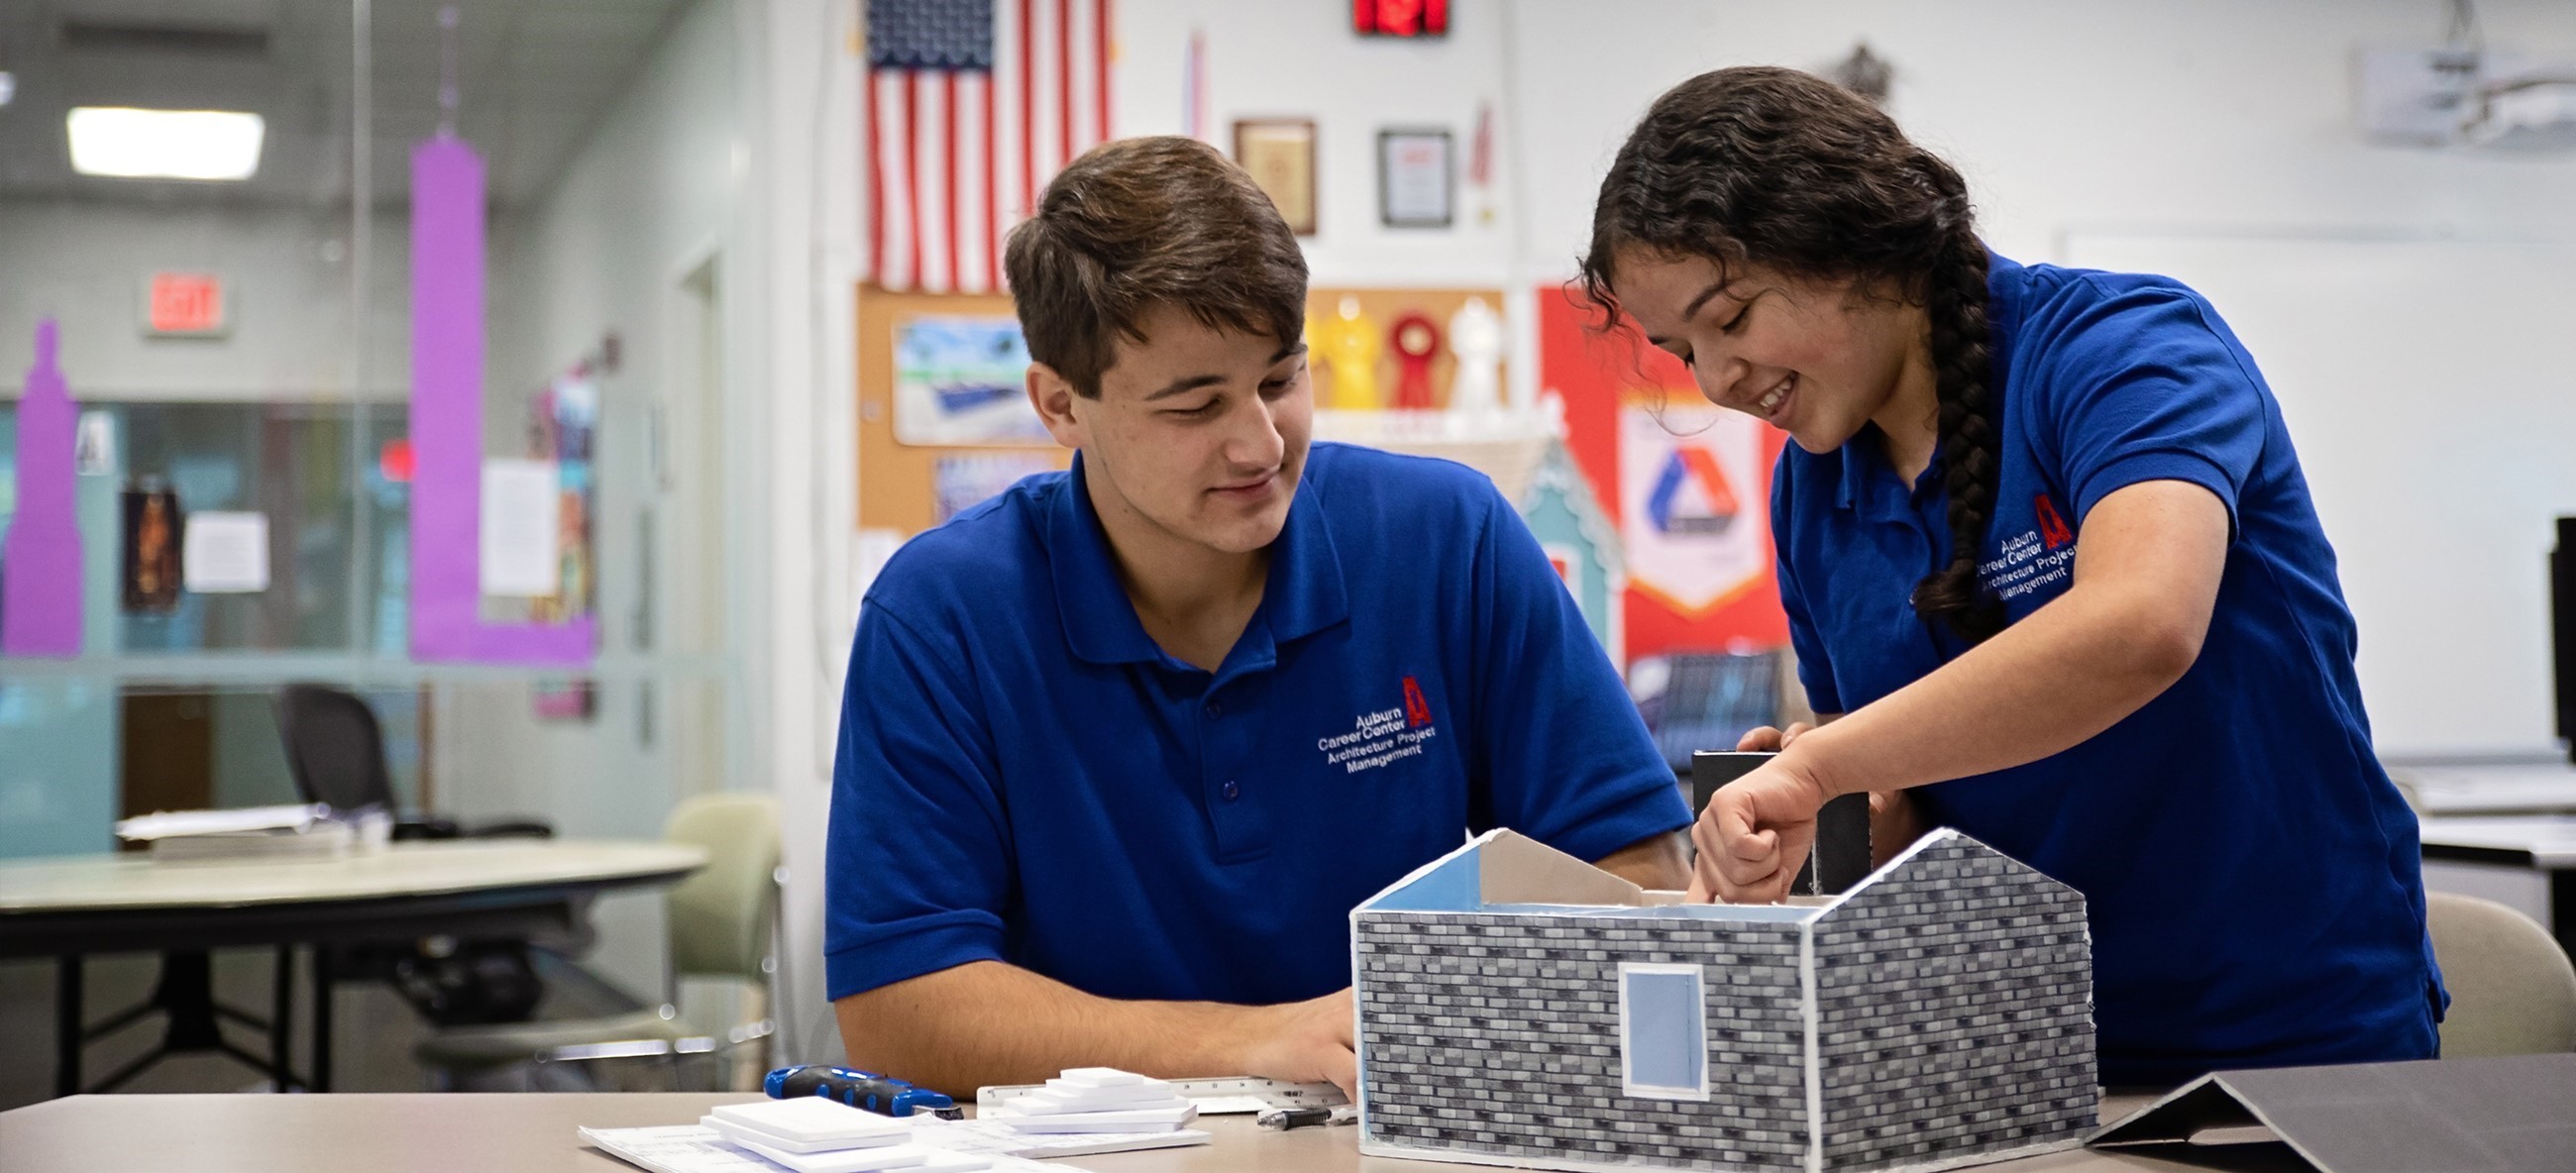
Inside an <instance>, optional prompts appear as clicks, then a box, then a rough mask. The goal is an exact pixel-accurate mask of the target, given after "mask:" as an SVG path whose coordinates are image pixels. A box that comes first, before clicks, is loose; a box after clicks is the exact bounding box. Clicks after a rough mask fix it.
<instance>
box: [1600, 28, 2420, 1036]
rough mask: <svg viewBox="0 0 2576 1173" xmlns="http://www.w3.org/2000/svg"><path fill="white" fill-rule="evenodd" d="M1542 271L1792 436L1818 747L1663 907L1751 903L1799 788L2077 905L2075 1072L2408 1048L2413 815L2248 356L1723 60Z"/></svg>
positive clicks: (1828, 102)
mask: <svg viewBox="0 0 2576 1173" xmlns="http://www.w3.org/2000/svg"><path fill="white" fill-rule="evenodd" d="M1583 284H1584V288H1585V289H1586V291H1587V292H1588V293H1589V295H1590V296H1591V298H1592V299H1593V300H1594V301H1595V302H1596V303H1597V304H1598V305H1600V306H1601V307H1602V308H1604V309H1606V310H1610V311H1613V312H1614V313H1615V312H1617V311H1624V312H1625V313H1626V314H1627V315H1628V316H1629V317H1631V318H1633V319H1634V321H1635V323H1636V324H1637V326H1639V327H1640V328H1641V329H1642V331H1643V333H1644V334H1645V336H1646V337H1647V339H1648V340H1649V341H1651V342H1652V343H1653V344H1655V345H1656V346H1659V347H1662V348H1663V349H1665V350H1668V351H1670V352H1672V353H1673V354H1674V355H1677V356H1679V357H1680V358H1681V359H1682V361H1683V362H1685V363H1687V364H1689V366H1690V368H1691V370H1692V372H1693V375H1694V377H1695V378H1696V379H1697V381H1698V383H1699V387H1700V390H1701V392H1702V393H1703V394H1705V395H1706V396H1707V397H1708V398H1709V400H1710V401H1711V402H1714V403H1716V404H1717V405H1719V406H1721V407H1726V408H1732V409H1735V410H1738V411H1743V412H1746V413H1748V414H1751V415H1755V416H1759V417H1760V418H1762V419H1763V420H1765V421H1767V422H1769V423H1770V424H1772V425H1773V426H1775V427H1778V428H1780V429H1782V430H1784V431H1786V432H1788V433H1789V437H1790V439H1791V440H1792V441H1793V442H1794V443H1792V444H1791V445H1790V446H1789V447H1788V448H1787V449H1785V450H1784V451H1783V453H1782V455H1781V459H1780V464H1779V468H1778V471H1777V473H1776V474H1775V480H1774V488H1773V499H1772V522H1773V534H1774V539H1775V541H1776V542H1777V545H1778V556H1779V558H1778V561H1779V579H1780V595H1781V601H1782V603H1783V604H1784V605H1785V606H1786V608H1787V610H1788V613H1789V629H1790V634H1791V638H1792V640H1793V642H1794V644H1795V646H1796V649H1797V653H1798V660H1799V672H1800V675H1801V678H1802V679H1803V681H1804V683H1805V685H1806V688H1807V693H1808V696H1809V697H1810V698H1811V699H1812V701H1813V702H1814V705H1815V708H1816V709H1817V711H1818V712H1819V713H1822V714H1825V716H1824V717H1823V719H1822V720H1823V722H1824V723H1822V724H1820V726H1819V727H1817V728H1814V729H1812V730H1809V729H1807V728H1805V727H1803V726H1792V727H1791V728H1790V729H1789V730H1787V731H1786V732H1782V731H1776V730H1768V729H1765V730H1759V731H1756V733H1755V734H1753V735H1752V736H1750V737H1748V738H1747V739H1746V744H1745V746H1744V748H1747V749H1767V748H1777V749H1779V750H1780V754H1779V756H1778V757H1776V758H1774V759H1772V760H1771V762H1770V763H1769V764H1767V765H1765V766H1764V767H1762V768H1761V769H1759V770H1756V771H1755V772H1753V773H1752V774H1750V775H1747V776H1746V777H1745V778H1744V779H1743V780H1742V781H1740V782H1738V783H1737V784H1735V785H1732V786H1729V787H1727V788H1726V789H1725V790H1723V791H1721V792H1720V794H1719V796H1718V798H1717V800H1716V801H1714V802H1712V803H1711V804H1710V805H1709V808H1708V810H1707V812H1706V813H1705V814H1704V815H1703V816H1702V818H1701V820H1700V822H1699V824H1698V826H1697V827H1696V828H1695V830H1694V832H1693V838H1694V840H1695V842H1696V843H1697V845H1698V847H1699V851H1700V855H1699V863H1698V868H1697V876H1696V879H1695V881H1694V889H1695V894H1696V895H1698V896H1699V897H1700V898H1702V899H1710V898H1714V899H1722V900H1728V901H1735V902H1758V901H1769V900H1774V899H1777V898H1779V897H1780V896H1781V895H1782V894H1783V893H1784V892H1785V890H1786V888H1787V886H1788V883H1789V879H1790V876H1791V875H1792V874H1793V873H1794V872H1795V871H1796V870H1797V861H1798V860H1800V859H1801V858H1803V857H1804V856H1805V854H1806V850H1807V845H1808V844H1809V843H1810V842H1812V841H1813V837H1814V830H1815V815H1816V811H1817V808H1818V807H1819V806H1821V805H1822V804H1823V803H1824V802H1825V800H1826V799H1828V798H1830V797H1832V796H1834V795H1838V794H1847V793H1856V792H1864V791H1866V792H1870V793H1872V794H1873V795H1874V796H1875V798H1874V801H1875V802H1876V804H1877V805H1878V808H1879V810H1878V819H1877V822H1878V826H1879V832H1880V833H1879V836H1878V838H1879V840H1880V847H1881V850H1882V852H1886V853H1892V851H1893V850H1894V848H1895V847H1899V846H1901V845H1902V841H1905V840H1910V838H1911V837H1912V836H1913V834H1915V833H1916V829H1918V828H1920V827H1923V826H1933V825H1940V826H1954V827H1957V828H1959V829H1960V830H1962V831H1965V832H1966V833H1968V834H1970V835H1973V836H1975V837H1977V838H1978V839H1981V840H1983V841H1984V842H1986V843H1988V844H1990V845H1992V846H1994V847H1995V848H1997V849H1998V850H2001V851H2003V852H2005V853H2007V854H2009V855H2012V856H2014V857H2015V858H2018V859H2021V860H2023V861H2024V862H2027V863H2029V864H2031V865H2032V866H2034V867H2037V868H2039V869H2040V870H2041V871H2043V872H2046V873H2048V874H2049V875H2051V876H2054V877H2056V878H2058V879H2060V880H2062V881H2065V882H2066V883H2068V884H2071V885H2073V886H2074V887H2076V888H2077V889H2079V890H2081V891H2082V892H2083V893H2084V895H2085V897H2086V899H2087V902H2088V908H2089V910H2090V914H2091V917H2092V928H2093V956H2094V967H2095V975H2094V1005H2095V1021H2096V1026H2097V1031H2098V1038H2099V1041H2100V1048H2101V1052H2100V1053H2101V1060H2102V1067H2101V1072H2102V1076H2103V1079H2104V1081H2105V1082H2108V1083H2113V1084H2124V1085H2125V1084H2147V1083H2173V1082H2178V1081H2181V1080H2184V1079H2188V1078H2190V1077H2192V1076H2194V1075H2196V1074H2199V1073H2201V1072H2204V1071H2209V1070H2218V1069H2227V1068H2239V1067H2259V1066H2283V1065H2293V1064H2309V1063H2335V1062H2358V1061H2369V1060H2388V1059H2405V1058H2421V1057H2426V1056H2430V1055H2432V1054H2433V1053H2434V1049H2435V1033H2434V1024H2435V1023H2436V1021H2437V1020H2438V1018H2439V1016H2440V1013H2441V1007H2442V1006H2443V1005H2444V1004H2445V1001H2446V999H2445V995H2444V994H2443V992H2442V988H2441V978H2440V975H2439V974H2438V973H2437V972H2436V970H2435V968H2434V964H2433V958H2432V951H2431V948H2430V946H2429V943H2428V942H2427V939H2426V936H2425V931H2424V893H2423V883H2422V879H2421V876H2420V874H2419V862H2418V861H2419V855H2418V846H2417V842H2416V832H2415V821H2414V818H2413V816H2412V815H2411V814H2410V813H2409V812H2408V810H2407V808H2406V805H2405V803H2404V802H2403V801H2402V800H2401V799H2400V798H2399V796H2398V793H2397V791H2396V789H2395V787H2393V786H2392V785H2391V784H2390V783H2389V780H2388V778H2387V776H2386V774H2385V773H2383V772H2382V771H2381V769H2380V767H2379V765H2378V762H2377V760H2376V759H2375V758H2374V757H2373V756H2372V753H2371V743H2370V732H2369V726H2368V722H2367V719H2366V718H2365V717H2364V715H2363V713H2362V706H2361V694H2360V690H2359V687H2358V685H2357V684H2356V682H2355V679H2354V675H2353V651H2354V630H2353V620H2352V615H2351V612H2350V611H2349V610H2348V609H2347V608H2346V607H2345V605H2344V602H2343V599H2342V595H2341V592H2340V588H2339V587H2338V586H2337V584H2336V580H2335V570H2334V552H2333V550H2332V549H2330V548H2329V547H2328V546H2327V544H2326V540H2325V536H2324V534H2323V532H2322V531H2321V530H2320V528H2319V526H2318V523H2317V516H2316V511H2315V509H2314V507H2313V506H2312V504H2311V502H2310V500H2309V496H2308V490H2307V485H2306V482H2305V480H2304V478H2303V477H2302V476H2301V474H2300V472H2299V464H2298V458H2297V456H2296V455H2295V454H2294V453H2293V452H2292V450H2291V447H2290V439H2289V435H2288V433H2287V432H2286V431H2285V430H2284V427H2283V424H2282V419H2281V412H2280V408H2279V406H2278V404H2277V403H2275V402H2274V400H2273V397H2272V394H2271V392H2270V390H2269V389H2268V388H2267V387H2266V386H2265V385H2264V383H2263V379H2262V376H2261V375H2260V374H2258V373H2257V372H2256V370H2255V366H2254V361H2253V359H2252V358H2251V357H2250V356H2248V355H2247V353H2246V351H2245V348H2244V347H2243V346H2242V345H2241V344H2240V343H2239V342H2238V341H2237V339H2236V336H2235V335H2234V334H2233V333H2231V332H2229V330H2228V328H2227V326H2226V325H2225V324H2224V323H2223V322H2221V321H2220V320H2219V317H2218V314H2217V312H2216V311H2215V310H2213V309H2211V308H2210V305H2209V303H2208V302H2207V301H2205V300H2203V299H2202V298H2201V297H2200V296H2199V295H2198V294H2196V293H2194V292H2192V291H2191V290H2189V289H2187V288H2184V287H2183V286H2181V285H2179V284H2177V283H2175V282H2173V281H2170V280H2167V279H2165V278H2161V277H2150V276H2137V275H2129V274H2115V273H2098V272H2089V271H2083V270H2073V269H2060V268H2055V267H2051V266H2046V265H2020V264H2015V263H2013V262H2012V261H2009V260H2005V259H2004V258H2001V257H1998V256H1995V255H1994V254H1992V253H1989V252H1988V251H1987V250H1986V248H1985V246H1984V244H1983V243H1982V242H1981V241H1980V240H1979V239H1978V237H1977V234H1976V230H1975V223H1974V220H1973V218H1972V216H1971V213H1970V208H1969V203H1968V194H1967V188H1966V185H1965V184H1964V183H1963V182H1961V180H1960V178H1959V174H1958V172H1956V171H1954V170H1952V169H1951V168H1950V167H1949V166H1948V165H1947V164H1945V163H1943V162H1942V161H1941V160H1940V159H1938V158H1936V157H1934V156H1933V155H1931V154H1930V153H1928V152H1926V151H1924V150H1923V149H1921V148H1920V147H1917V146H1915V145H1914V144H1913V143H1911V142H1909V141H1907V139H1906V138H1905V136H1904V135H1903V134H1902V133H1901V132H1900V131H1898V129H1897V128H1896V126H1895V124H1894V123H1892V122H1890V121H1889V120H1888V118H1887V117H1886V116H1885V115H1883V114H1881V113H1880V112H1879V111H1877V110H1876V109H1874V108H1872V107H1871V106H1869V105H1868V104H1867V103H1865V102H1863V101H1862V100H1860V99H1859V98H1857V97H1855V96H1853V95H1851V94H1850V93H1848V92H1846V91H1844V90H1842V89H1840V88H1839V87H1836V86H1834V85H1832V84H1830V83H1827V82H1825V81H1822V80H1820V79H1817V78H1814V77H1811V76H1808V75H1806V74H1802V73H1797V72H1793V71H1789V70H1781V69H1728V70H1721V71H1719V72H1716V73H1711V74H1707V75H1705V76H1702V77H1698V78H1694V79H1692V80H1691V81H1689V82H1686V83H1684V84H1683V85H1681V86H1680V87H1678V88H1676V89H1674V90H1673V91H1672V92H1670V93H1668V94H1665V95H1664V96H1663V97H1662V98H1661V99H1659V100H1658V101H1657V102H1656V103H1655V105H1654V108H1653V109H1652V110H1651V111H1650V112H1649V113H1648V114H1647V115H1646V118H1645V120H1644V121H1643V122H1642V123H1640V124H1639V125H1638V127H1637V129H1636V132H1635V133H1634V134H1633V135H1632V136H1631V137H1630V138H1629V139H1628V142H1627V144H1626V146H1624V147H1623V148H1622V149H1621V150H1620V151H1619V154H1618V157H1617V159H1616V161H1615V162H1614V163H1613V164H1612V165H1611V168H1610V173H1609V176H1608V178H1607V179H1606V180H1604V181H1603V183H1602V186H1601V197H1600V202H1599V205H1598V208H1597V210H1596V212H1595V218H1594V221H1593V236H1592V245H1591V248H1590V251H1589V254H1588V255H1587V256H1586V257H1585V258H1584V262H1583Z"/></svg>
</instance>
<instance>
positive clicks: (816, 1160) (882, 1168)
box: [725, 1134, 990, 1173]
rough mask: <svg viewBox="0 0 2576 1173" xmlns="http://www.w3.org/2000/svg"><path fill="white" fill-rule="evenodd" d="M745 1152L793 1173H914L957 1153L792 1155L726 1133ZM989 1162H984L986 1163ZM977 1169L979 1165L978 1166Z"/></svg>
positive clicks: (907, 1150)
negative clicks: (938, 1158)
mask: <svg viewBox="0 0 2576 1173" xmlns="http://www.w3.org/2000/svg"><path fill="white" fill-rule="evenodd" d="M725 1139H726V1140H728V1141H731V1142H732V1143H734V1144H737V1145H740V1146H742V1147H743V1148H744V1149H745V1150H747V1151H750V1152H754V1153H758V1154H760V1155H761V1156H763V1157H766V1158H768V1159H770V1160H772V1161H776V1162H778V1163H779V1164H781V1165H785V1166H787V1167H788V1168H790V1169H793V1170H795V1171H796V1173H896V1171H899V1173H913V1171H914V1170H917V1169H919V1168H921V1167H922V1166H923V1165H926V1164H929V1163H930V1159H931V1158H932V1157H944V1158H955V1157H957V1156H958V1154H954V1153H937V1152H933V1151H932V1150H930V1149H925V1148H922V1147H921V1146H919V1145H908V1144H896V1145H881V1146H879V1147H876V1148H872V1149H844V1150H841V1151H840V1152H833V1153H791V1152H789V1151H787V1150H785V1149H782V1148H776V1147H773V1146H770V1145H765V1144H761V1143H758V1142H756V1141H750V1140H745V1139H743V1138H741V1137H739V1136H734V1135H730V1134H728V1135H727V1136H726V1138H725ZM989 1163H990V1162H987V1164H989ZM979 1167H980V1166H979Z"/></svg>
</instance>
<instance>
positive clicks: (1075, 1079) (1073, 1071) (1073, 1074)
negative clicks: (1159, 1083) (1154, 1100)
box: [1047, 1067, 1145, 1087]
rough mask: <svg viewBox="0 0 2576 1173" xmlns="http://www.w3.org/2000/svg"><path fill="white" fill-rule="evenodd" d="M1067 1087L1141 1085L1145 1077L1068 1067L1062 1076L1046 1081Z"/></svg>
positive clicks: (1122, 1072)
mask: <svg viewBox="0 0 2576 1173" xmlns="http://www.w3.org/2000/svg"><path fill="white" fill-rule="evenodd" d="M1047 1082H1048V1083H1051V1084H1052V1083H1062V1084H1064V1085H1066V1086H1068V1087H1116V1086H1118V1085H1120V1084H1130V1083H1143V1082H1145V1077H1144V1076H1141V1075H1138V1074H1136V1073H1135V1072H1133V1071H1120V1070H1118V1069H1117V1068H1115V1067H1068V1068H1066V1069H1065V1071H1064V1074H1063V1075H1060V1076H1057V1077H1056V1078H1054V1079H1050V1080H1048V1081H1047Z"/></svg>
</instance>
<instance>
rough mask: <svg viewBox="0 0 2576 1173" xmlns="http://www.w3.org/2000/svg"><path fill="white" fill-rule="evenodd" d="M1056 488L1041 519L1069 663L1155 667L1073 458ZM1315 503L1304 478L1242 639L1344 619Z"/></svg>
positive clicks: (1334, 563) (1156, 657)
mask: <svg viewBox="0 0 2576 1173" xmlns="http://www.w3.org/2000/svg"><path fill="white" fill-rule="evenodd" d="M1313 467H1314V466H1313V463H1312V460H1311V458H1310V460H1309V462H1308V465H1307V468H1308V470H1309V471H1310V472H1311V471H1312V469H1313ZM1063 484H1064V491H1063V492H1062V493H1060V494H1058V495H1057V498H1056V501H1055V505H1054V508H1053V509H1051V510H1050V511H1049V515H1048V518H1047V553H1048V558H1047V561H1048V563H1049V566H1050V569H1051V570H1052V572H1053V574H1054V578H1055V599H1056V607H1057V608H1058V613H1059V614H1060V616H1061V617H1062V620H1063V624H1064V633H1065V639H1066V642H1067V643H1069V644H1070V645H1071V646H1072V649H1073V654H1074V656H1075V657H1076V658H1077V659H1081V660H1085V661H1088V662H1090V663H1094V664H1134V663H1159V662H1160V661H1162V659H1163V658H1164V657H1163V649H1162V648H1161V647H1159V646H1157V645H1156V644H1155V643H1154V640H1153V637H1152V636H1149V635H1146V634H1145V625H1144V623H1143V622H1142V621H1141V620H1139V619H1137V618H1136V604H1135V603H1134V602H1133V601H1132V600H1130V599H1129V598H1128V597H1127V588H1126V587H1125V586H1123V585H1121V584H1120V583H1119V581H1118V568H1117V566H1116V564H1115V563H1113V562H1112V561H1111V560H1110V554H1109V536H1108V533H1107V532H1106V531H1104V530H1102V529H1101V527H1100V515H1099V512H1098V511H1097V510H1095V509H1093V508H1092V505H1091V485H1090V481H1089V474H1088V473H1087V472H1085V471H1084V469H1083V463H1082V455H1081V454H1080V453H1078V452H1077V453H1075V454H1074V458H1073V474H1072V475H1071V476H1069V477H1066V478H1065V480H1064V482H1063ZM1320 497H1321V494H1320V493H1319V492H1318V486H1317V485H1316V484H1315V483H1314V482H1313V481H1312V480H1311V479H1308V480H1306V481H1304V482H1303V483H1301V484H1299V485H1298V486H1297V495H1296V497H1295V498H1294V499H1293V500H1292V501H1291V502H1290V503H1289V506H1288V522H1287V525H1286V526H1285V527H1283V528H1282V529H1281V530H1280V534H1279V537H1278V538H1277V539H1276V540H1274V541H1273V542H1271V544H1270V571H1269V577H1268V579H1267V580H1266V581H1265V582H1264V583H1263V585H1262V590H1261V608H1260V610H1259V611H1257V612H1255V613H1254V615H1253V618H1252V623H1251V624H1248V625H1246V627H1245V633H1246V638H1247V639H1249V638H1252V637H1254V635H1255V634H1256V629H1257V628H1259V627H1261V626H1262V625H1264V624H1265V623H1266V624H1267V627H1268V632H1267V634H1268V636H1269V639H1270V640H1271V641H1274V642H1286V641H1288V640H1292V639H1296V638H1298V637H1300V636H1306V635H1312V634H1314V633H1315V632H1318V631H1322V630H1324V629H1325V628H1328V627H1331V626H1332V625H1334V624H1336V623H1339V622H1341V621H1342V620H1344V619H1347V618H1349V617H1350V599H1349V596H1348V594H1347V593H1346V592H1345V590H1344V587H1343V583H1342V563H1341V558H1340V556H1339V555H1338V554H1337V553H1335V551H1334V549H1333V535H1332V528H1331V527H1330V526H1329V525H1328V524H1326V521H1325V518H1324V506H1323V502H1322V501H1321V500H1320ZM1264 658H1265V659H1266V657H1264Z"/></svg>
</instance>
